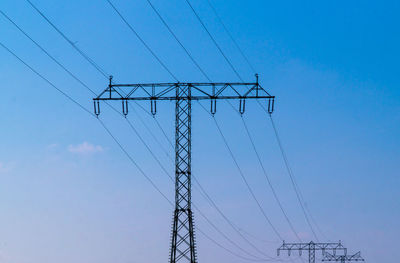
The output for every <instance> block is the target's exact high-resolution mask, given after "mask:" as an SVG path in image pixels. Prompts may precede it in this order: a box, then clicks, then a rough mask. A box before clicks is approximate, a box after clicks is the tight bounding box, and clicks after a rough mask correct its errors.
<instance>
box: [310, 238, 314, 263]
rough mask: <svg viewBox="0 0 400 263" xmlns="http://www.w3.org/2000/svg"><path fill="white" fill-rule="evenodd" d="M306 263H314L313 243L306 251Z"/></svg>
mask: <svg viewBox="0 0 400 263" xmlns="http://www.w3.org/2000/svg"><path fill="white" fill-rule="evenodd" d="M308 262H309V263H315V244H314V243H313V242H311V243H310V248H309V251H308Z"/></svg>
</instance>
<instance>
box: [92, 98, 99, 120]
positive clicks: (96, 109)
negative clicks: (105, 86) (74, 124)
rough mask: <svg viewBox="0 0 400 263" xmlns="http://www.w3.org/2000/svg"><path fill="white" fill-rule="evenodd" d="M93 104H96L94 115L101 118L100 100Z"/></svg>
mask: <svg viewBox="0 0 400 263" xmlns="http://www.w3.org/2000/svg"><path fill="white" fill-rule="evenodd" d="M93 104H94V114H96V116H99V115H100V102H99V101H98V100H94V101H93Z"/></svg>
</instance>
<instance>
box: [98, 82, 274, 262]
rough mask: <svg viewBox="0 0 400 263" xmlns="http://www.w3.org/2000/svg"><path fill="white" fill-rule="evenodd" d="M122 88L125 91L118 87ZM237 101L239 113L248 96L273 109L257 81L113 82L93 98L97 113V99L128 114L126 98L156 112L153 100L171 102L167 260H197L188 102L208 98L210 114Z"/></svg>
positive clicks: (269, 99)
mask: <svg viewBox="0 0 400 263" xmlns="http://www.w3.org/2000/svg"><path fill="white" fill-rule="evenodd" d="M122 89H126V90H122ZM221 99H223V100H239V112H240V113H241V114H243V113H244V111H245V103H246V100H248V99H266V100H267V104H266V108H267V111H268V112H269V113H270V114H272V112H273V110H274V99H275V97H274V96H271V95H270V94H269V93H268V92H266V91H265V90H264V89H263V88H262V87H261V86H260V85H259V83H258V76H257V75H256V82H249V83H243V82H239V83H180V82H178V83H151V84H113V83H112V77H110V82H109V85H108V87H107V88H106V89H105V90H104V91H103V92H101V93H100V94H99V95H98V96H97V97H96V98H94V99H93V100H94V111H95V114H96V115H99V114H100V101H117V100H118V101H122V112H123V114H124V115H127V114H128V101H129V100H136V101H150V105H151V107H150V108H151V112H152V114H153V115H155V114H156V109H157V106H156V105H157V101H164V100H168V101H175V210H174V218H173V226H172V242H171V251H170V263H177V262H189V263H197V255H196V243H195V233H194V223H193V213H192V209H191V202H192V200H191V196H192V190H191V185H192V183H191V147H192V146H191V122H192V120H191V117H192V101H199V100H208V101H210V112H211V114H215V113H216V106H217V100H221Z"/></svg>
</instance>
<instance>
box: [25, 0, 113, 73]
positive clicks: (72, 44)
mask: <svg viewBox="0 0 400 263" xmlns="http://www.w3.org/2000/svg"><path fill="white" fill-rule="evenodd" d="M26 1H27V2H28V3H29V4H30V5H31V6H32V7H33V9H35V10H36V12H38V13H39V14H40V16H42V17H43V18H44V19H45V20H46V21H47V23H49V24H50V25H51V26H52V27H53V28H54V29H55V30H56V31H57V32H58V33H59V34H60V35H61V36H62V37H63V38H64V39H65V40H66V41H67V42H68V43H69V44H70V45H71V46H72V47H73V48H74V49H75V50H76V51H77V52H78V53H79V54H81V56H83V57H84V58H85V59H86V60H87V61H88V62H89V63H90V64H91V65H92V66H93V67H95V68H96V69H97V70H98V71H99V72H100V73H101V74H102V75H103V76H104V77H106V78H108V74H107V73H106V72H105V71H104V69H102V68H101V67H100V66H99V65H98V64H96V62H94V61H93V60H91V59H90V57H89V56H88V55H87V54H86V53H85V52H83V51H82V50H81V49H80V48H78V47H77V46H76V45H75V44H74V42H73V41H71V39H69V38H68V37H67V36H66V35H65V34H64V33H63V32H62V31H61V30H60V29H58V28H57V27H56V26H55V25H54V24H53V23H52V22H51V21H50V20H49V19H48V18H47V17H46V16H45V15H44V14H43V13H42V12H41V11H40V10H39V9H38V8H37V7H36V6H35V5H34V4H33V3H32V2H31V1H30V0H26Z"/></svg>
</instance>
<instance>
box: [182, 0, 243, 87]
mask: <svg viewBox="0 0 400 263" xmlns="http://www.w3.org/2000/svg"><path fill="white" fill-rule="evenodd" d="M185 1H186V3H187V4H188V5H189V7H190V9H191V10H192V12H193V14H194V15H195V17H196V18H197V20H198V21H199V22H200V24H201V26H202V27H203V29H204V31H206V32H207V35H208V36H209V37H210V39H211V41H212V42H213V43H214V45H215V46H216V47H217V49H218V51H219V53H221V55H222V56H223V57H224V59H225V61H226V62H227V63H228V65H229V67H230V68H231V69H232V71H233V72H234V73H235V75H236V76H237V77H238V78H239V79H240V80H241V81H243V78H242V77H241V76H240V74H239V72H238V71H237V70H236V68H235V67H234V66H233V64H232V62H231V61H230V60H229V58H228V57H227V56H226V55H225V53H224V51H223V50H222V48H221V47H220V45H219V44H218V43H217V41H216V40H215V38H214V37H213V35H212V34H211V33H210V31H209V30H208V28H207V26H206V25H205V24H204V22H203V20H202V19H201V18H200V16H199V15H198V13H197V12H196V10H195V9H194V7H193V6H192V4H191V3H190V1H189V0H185Z"/></svg>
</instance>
